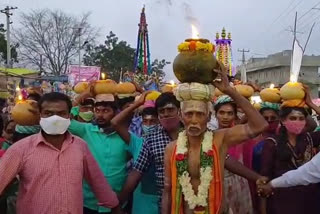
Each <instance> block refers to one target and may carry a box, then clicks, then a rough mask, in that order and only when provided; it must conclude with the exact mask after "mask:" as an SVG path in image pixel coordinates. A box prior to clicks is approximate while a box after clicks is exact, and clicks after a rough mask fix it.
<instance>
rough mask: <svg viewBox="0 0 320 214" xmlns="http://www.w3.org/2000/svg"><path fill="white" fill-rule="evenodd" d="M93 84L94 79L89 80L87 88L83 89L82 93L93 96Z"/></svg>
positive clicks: (94, 82)
mask: <svg viewBox="0 0 320 214" xmlns="http://www.w3.org/2000/svg"><path fill="white" fill-rule="evenodd" d="M95 84H96V81H95V80H93V81H90V82H89V85H88V88H87V89H86V90H85V91H84V93H85V94H87V95H88V96H90V97H94V96H95V94H94V85H95Z"/></svg>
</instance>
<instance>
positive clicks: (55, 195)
mask: <svg viewBox="0 0 320 214" xmlns="http://www.w3.org/2000/svg"><path fill="white" fill-rule="evenodd" d="M17 175H19V178H20V186H19V193H18V199H17V214H25V213H28V214H81V213H83V198H82V197H83V196H82V181H83V179H85V180H86V181H87V182H88V183H89V184H90V186H91V188H92V190H93V192H94V193H95V195H96V197H97V199H98V200H99V205H101V206H105V207H109V208H113V207H115V206H117V205H118V199H117V196H116V194H115V193H114V192H113V191H112V189H111V187H110V186H109V184H108V183H107V181H106V179H105V177H104V176H103V174H102V172H101V170H100V168H99V166H98V164H97V163H96V161H95V160H94V158H93V156H92V155H91V153H90V151H89V149H88V147H87V145H86V143H85V142H84V141H83V140H81V139H80V138H78V137H75V136H73V135H71V134H69V133H68V134H67V137H66V139H65V141H64V143H63V145H62V148H61V150H58V149H56V148H55V147H54V146H52V145H51V144H49V143H47V142H46V141H45V139H44V138H43V136H42V134H41V133H39V134H36V135H32V136H30V137H27V138H25V139H23V140H21V141H19V142H17V143H15V144H14V145H12V146H11V147H10V148H9V149H8V150H7V151H6V153H5V154H4V155H3V157H2V158H1V161H0V194H1V193H2V192H3V190H4V189H5V187H6V186H7V185H8V184H9V183H10V182H11V181H12V179H13V178H15V177H16V176H17Z"/></svg>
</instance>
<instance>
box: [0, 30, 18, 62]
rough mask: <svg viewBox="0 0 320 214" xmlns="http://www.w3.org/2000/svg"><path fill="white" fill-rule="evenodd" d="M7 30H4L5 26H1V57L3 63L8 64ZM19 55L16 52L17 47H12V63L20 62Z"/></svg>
mask: <svg viewBox="0 0 320 214" xmlns="http://www.w3.org/2000/svg"><path fill="white" fill-rule="evenodd" d="M5 33H6V30H5V29H4V25H3V24H0V55H1V61H4V62H5V63H7V40H6V36H5ZM17 57H18V54H17V50H16V46H12V45H11V59H12V62H18V60H17Z"/></svg>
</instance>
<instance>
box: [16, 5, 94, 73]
mask: <svg viewBox="0 0 320 214" xmlns="http://www.w3.org/2000/svg"><path fill="white" fill-rule="evenodd" d="M89 16H90V14H89V13H86V14H83V15H81V16H80V17H75V16H72V15H69V14H66V13H64V12H63V11H60V10H55V11H52V10H49V9H42V10H33V11H31V12H29V13H23V14H22V15H21V21H20V24H21V26H22V27H20V28H19V29H17V30H15V31H14V37H15V39H16V40H17V41H18V43H19V45H20V48H19V51H20V53H19V54H20V56H21V59H22V60H24V61H25V62H27V63H29V64H31V65H34V66H36V67H38V68H39V70H42V69H43V70H44V74H53V75H55V76H59V75H61V74H65V73H66V72H67V69H68V65H69V63H70V61H71V59H72V58H73V57H74V56H75V55H76V54H77V53H78V51H79V49H81V48H83V45H82V44H84V43H83V42H84V41H86V42H91V41H93V39H94V38H95V37H96V35H97V30H96V29H94V28H93V27H91V25H90V24H89V22H88V19H89ZM79 38H81V40H80V39H79ZM40 59H41V60H40Z"/></svg>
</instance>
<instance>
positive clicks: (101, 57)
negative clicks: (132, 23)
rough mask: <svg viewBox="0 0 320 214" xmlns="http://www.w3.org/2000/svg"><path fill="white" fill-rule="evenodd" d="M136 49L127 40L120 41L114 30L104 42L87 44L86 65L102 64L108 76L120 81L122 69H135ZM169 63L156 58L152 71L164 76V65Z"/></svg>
mask: <svg viewBox="0 0 320 214" xmlns="http://www.w3.org/2000/svg"><path fill="white" fill-rule="evenodd" d="M134 56H135V49H134V48H132V47H130V45H129V44H128V43H127V42H126V41H122V40H121V41H120V40H119V38H118V37H117V36H116V34H114V33H113V32H112V31H111V32H110V33H109V35H107V36H106V40H105V42H104V44H100V45H98V46H93V45H91V44H89V45H87V47H86V53H85V55H84V63H85V65H91V66H100V67H101V69H102V71H103V72H106V73H107V74H108V78H110V79H113V80H116V81H118V80H119V79H120V74H121V69H122V71H123V73H124V72H125V71H133V70H134ZM167 64H169V62H167V61H166V60H164V59H163V60H158V59H155V60H154V61H153V62H152V64H151V66H152V72H156V73H157V74H158V75H159V77H162V78H163V77H164V76H165V73H164V71H163V69H164V67H165V66H166V65H167Z"/></svg>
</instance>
